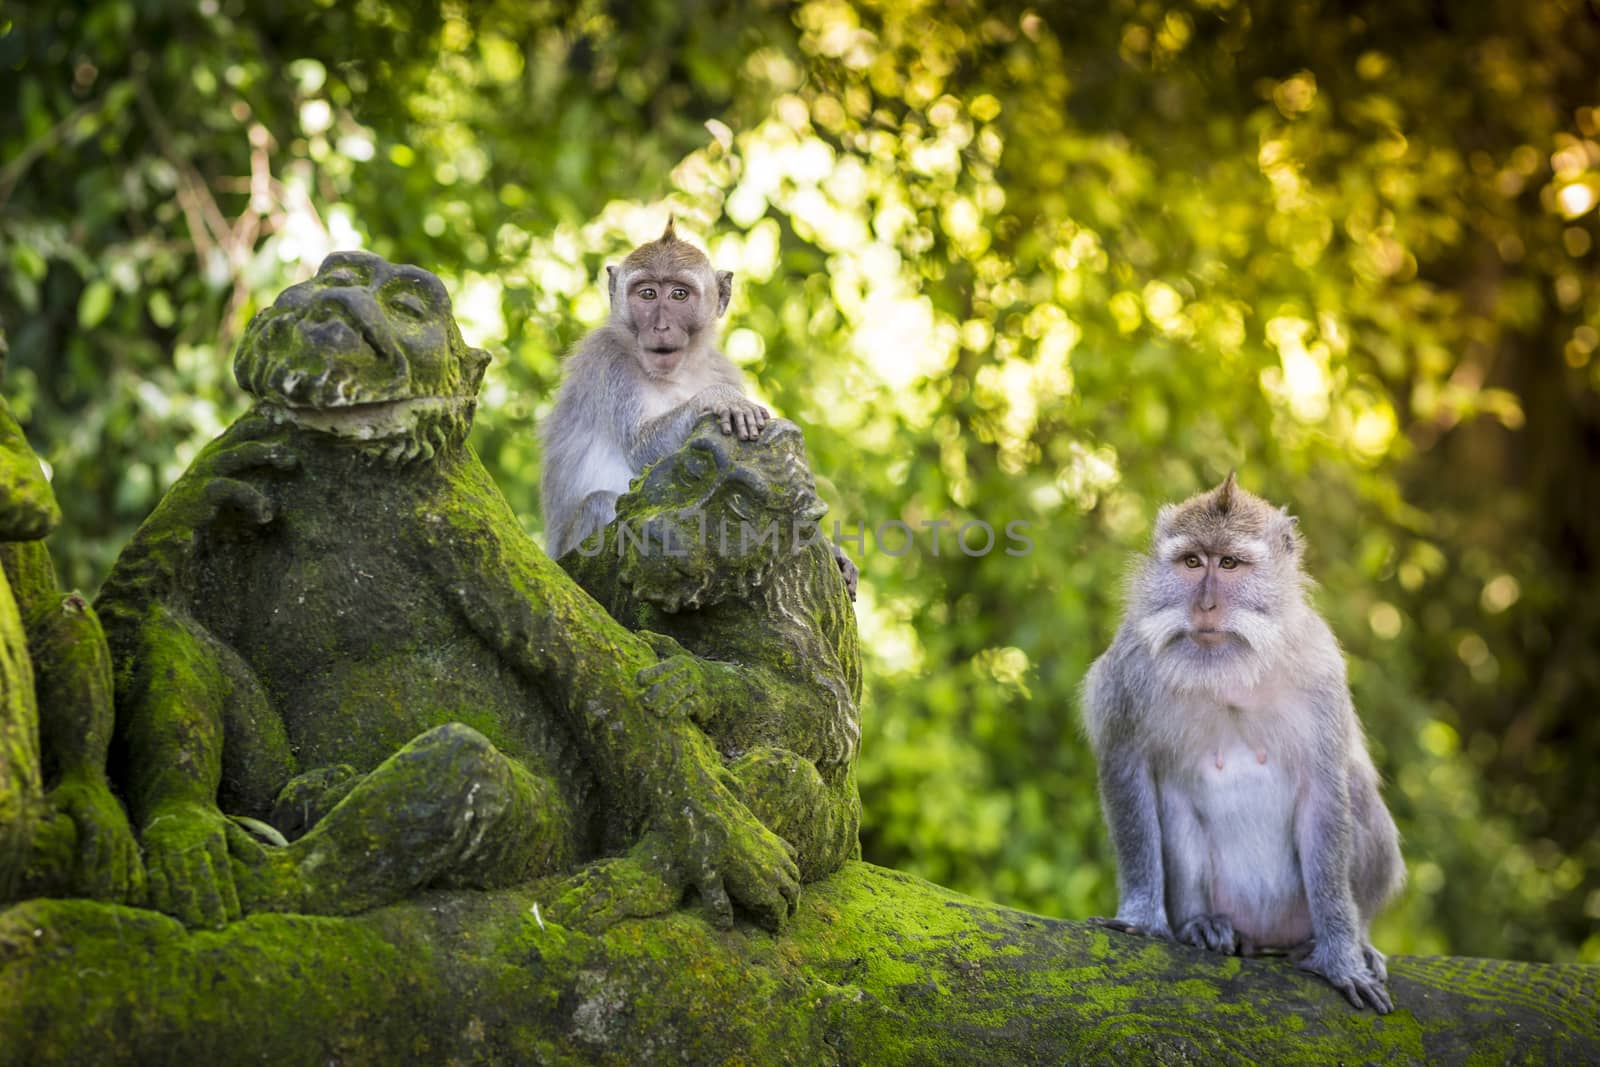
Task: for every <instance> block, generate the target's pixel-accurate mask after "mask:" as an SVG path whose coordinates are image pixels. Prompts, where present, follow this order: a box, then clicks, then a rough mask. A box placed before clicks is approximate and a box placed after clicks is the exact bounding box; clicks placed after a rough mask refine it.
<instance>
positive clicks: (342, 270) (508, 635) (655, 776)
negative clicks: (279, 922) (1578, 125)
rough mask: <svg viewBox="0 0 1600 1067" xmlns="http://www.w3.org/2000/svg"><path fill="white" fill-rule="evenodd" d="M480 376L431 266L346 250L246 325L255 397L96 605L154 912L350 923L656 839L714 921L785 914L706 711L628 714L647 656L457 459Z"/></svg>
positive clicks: (475, 464)
mask: <svg viewBox="0 0 1600 1067" xmlns="http://www.w3.org/2000/svg"><path fill="white" fill-rule="evenodd" d="M486 363H487V356H486V355H485V354H484V353H483V352H481V351H478V350H474V349H470V348H468V347H467V346H466V345H465V344H464V343H463V342H462V340H461V335H460V333H459V331H458V329H457V327H456V325H455V322H454V320H453V318H452V317H451V310H450V302H449V299H448V296H447V294H446V293H445V290H444V287H443V285H442V284H440V282H439V280H438V279H437V278H436V277H434V276H433V275H432V274H429V273H428V272H427V271H424V270H421V269H419V268H416V267H411V266H398V265H395V264H391V263H388V262H386V261H384V260H382V259H380V258H378V257H376V256H373V255H369V254H365V253H338V254H335V255H333V256H330V257H329V258H328V259H327V260H326V261H325V262H324V263H323V264H322V266H321V268H320V270H319V271H318V273H317V275H316V276H315V278H313V279H312V280H311V281H309V282H306V283H304V284H302V285H297V286H294V287H292V288H290V289H288V290H286V291H285V292H284V293H283V294H281V295H280V296H279V298H278V300H277V301H276V303H274V304H273V306H272V307H271V308H268V309H266V310H264V311H263V312H262V313H261V314H259V315H258V316H257V317H256V318H255V319H254V320H253V321H252V322H251V324H250V326H249V328H248V330H247V331H246V334H245V337H244V339H243V341H242V342H241V344H240V348H239V353H238V356H237V358H236V361H235V373H236V375H237V377H238V379H239V382H240V384H241V385H242V386H243V387H244V388H245V389H246V390H247V391H249V392H250V393H251V394H252V395H253V396H254V397H255V398H256V401H257V403H256V405H255V407H254V408H253V409H252V410H251V411H250V412H249V413H247V414H246V415H245V416H243V417H242V418H240V419H239V420H238V421H237V422H235V423H234V424H233V425H232V426H230V427H229V428H228V429H227V430H226V431H225V432H224V433H223V434H222V435H221V436H220V437H219V438H217V439H216V440H215V441H213V442H212V443H211V444H210V445H208V446H207V447H206V448H205V449H204V450H203V451H202V452H201V454H200V455H199V456H198V457H197V458H196V460H195V462H194V464H193V465H192V466H191V467H190V469H189V470H188V471H187V472H186V473H185V474H184V475H183V476H182V477H181V478H180V479H179V480H178V482H177V483H176V484H175V485H174V486H173V488H172V489H171V490H170V491H169V492H168V493H167V495H166V496H165V498H164V499H163V500H162V501H161V503H160V504H159V505H158V506H157V508H156V509H155V511H154V512H153V513H152V514H151V516H150V517H149V519H148V520H146V522H145V523H144V525H143V526H142V527H141V528H140V529H139V531H138V533H137V534H136V535H135V537H134V539H133V541H132V542H131V543H130V544H129V546H128V547H127V548H126V549H125V550H124V552H123V554H122V556H121V558H120V559H119V560H118V562H117V564H116V566H115V568H114V569H113V571H112V574H111V576H110V577H109V579H108V580H107V582H106V584H105V586H104V589H103V591H102V593H101V596H100V600H99V603H98V606H99V608H100V611H101V614H102V616H103V618H104V619H105V623H106V628H107V633H108V635H109V637H110V640H111V647H112V650H113V655H114V658H115V662H116V667H117V700H118V741H119V744H118V750H119V754H120V757H121V763H122V768H123V774H124V775H125V778H126V781H127V787H128V797H129V802H130V807H131V808H132V811H133V815H134V819H135V824H136V825H137V827H138V828H139V832H140V835H141V838H142V841H143V844H144V848H145V852H146V860H147V866H148V870H149V884H150V896H151V900H152V903H153V904H154V905H155V906H156V907H157V908H159V909H161V910H163V911H166V912H168V913H169V914H172V915H175V916H177V917H179V918H181V919H183V920H184V921H185V922H187V923H191V924H205V925H213V926H215V925H220V924H222V923H224V922H226V921H228V920H231V919H234V918H237V917H238V916H239V915H241V914H243V913H249V912H253V911H293V912H305V913H323V914H345V913H353V912H358V911H361V910H364V909H367V908H370V907H373V906H375V905H378V904H382V903H386V902H389V901H393V900H398V899H401V898H403V897H405V896H407V895H410V894H413V893H415V892H417V891H418V890H421V889H423V888H425V887H430V886H433V887H440V886H466V887H478V888H486V887H494V886H503V885H511V884H517V883H522V882H526V881H527V880H529V879H530V878H533V877H536V876H539V875H545V874H550V873H552V872H560V871H564V870H567V869H570V868H572V867H574V866H575V865H576V864H578V863H579V862H581V861H584V860H587V859H591V858H593V857H595V856H597V855H600V854H602V853H604V852H606V851H615V850H620V849H621V848H623V847H624V846H627V845H629V844H632V843H634V842H635V841H637V840H639V839H640V837H641V835H643V834H645V832H646V830H648V834H649V839H650V841H651V842H653V843H654V845H655V846H656V853H655V854H656V858H657V860H658V862H659V863H661V864H663V865H667V866H669V867H670V869H671V871H672V872H673V873H672V881H673V882H674V883H675V884H680V885H684V886H693V887H695V888H696V889H698V890H699V892H700V895H701V897H702V899H703V900H704V901H705V902H706V903H707V905H708V906H709V907H710V908H711V909H712V912H713V914H714V915H715V916H716V917H717V918H718V919H719V920H720V921H722V922H724V923H726V922H731V918H732V910H731V907H730V898H731V899H732V900H733V901H737V902H739V903H741V904H742V905H744V906H745V907H746V908H747V909H749V910H750V911H751V912H753V913H754V914H755V915H756V916H757V917H758V918H760V919H761V920H762V921H763V922H765V923H766V924H768V925H770V926H778V925H780V924H781V923H782V922H783V921H784V919H785V918H786V917H787V916H788V915H789V913H790V912H791V910H792V909H793V907H794V903H795V900H796V897H797V894H798V889H799V871H798V869H797V868H796V866H795V863H794V861H793V859H791V857H790V846H788V845H787V844H786V843H785V842H784V841H783V840H782V839H781V838H779V837H778V836H777V835H776V834H774V833H773V832H772V831H771V830H769V829H768V828H767V827H766V826H764V825H763V824H762V823H761V822H760V821H759V819H757V818H756V816H755V815H753V814H752V813H751V812H750V810H749V809H748V808H747V807H746V805H745V804H743V803H742V802H741V801H740V800H739V799H738V798H737V797H736V796H735V795H734V793H733V792H732V791H731V790H730V789H729V787H728V785H727V784H726V783H725V781H724V779H725V771H724V768H723V764H722V761H721V760H720V759H719V758H718V754H717V752H716V750H715V749H714V747H713V746H712V744H711V743H710V741H709V740H708V739H707V738H706V737H705V735H704V734H703V733H702V732H701V731H700V730H699V728H698V727H696V726H695V724H694V721H693V718H694V717H704V716H703V714H700V713H697V715H696V716H694V717H663V716H661V715H658V714H657V713H655V712H654V711H652V710H650V709H649V708H648V707H646V704H645V700H644V693H643V689H642V687H641V686H640V683H639V673H640V672H641V671H642V670H644V669H646V668H650V667H654V666H655V665H656V664H657V663H658V656H657V653H656V652H655V651H654V649H653V648H652V646H651V645H650V644H649V643H648V642H647V641H646V640H645V639H643V638H641V637H638V636H635V635H634V634H633V633H631V632H629V631H628V630H627V629H626V628H624V627H623V626H622V625H620V624H619V623H617V622H616V621H615V620H614V619H612V618H611V617H610V616H609V615H608V614H607V613H606V612H605V610H604V609H603V608H602V607H600V606H599V605H598V604H596V603H595V602H594V600H593V599H592V598H590V597H589V596H588V595H586V594H585V593H584V592H583V591H582V590H581V589H579V588H578V586H577V585H576V584H575V583H574V582H573V581H572V580H571V579H570V578H569V577H568V576H567V575H566V574H565V573H564V572H563V571H562V570H561V569H560V568H559V567H558V566H556V564H555V563H554V562H553V561H551V560H550V559H549V558H548V557H547V556H546V555H545V554H544V552H543V551H542V550H541V549H540V548H539V547H538V546H537V545H536V544H535V543H534V542H533V541H532V540H530V539H529V538H528V537H527V536H526V534H525V533H524V532H523V531H522V529H521V527H520V525H519V524H518V522H517V520H516V517H515V516H514V515H513V514H512V513H511V511H510V508H509V507H508V505H507V504H506V502H505V499H504V498H503V497H502V496H501V494H500V493H499V491H498V490H497V489H496V488H495V486H494V483H493V482H492V481H491V480H490V478H489V475H488V473H487V471H485V470H484V468H483V466H482V464H481V463H480V462H479V460H478V458H477V456H476V455H475V454H474V453H473V451H472V449H471V448H470V447H469V446H468V445H467V444H466V443H465V439H466V436H467V431H468V428H469V426H470V424H471V420H472V414H473V409H474V403H475V396H476V393H477V389H478V385H479V382H480V380H481V378H482V375H483V371H484V368H485V365H486ZM688 699H689V701H690V702H691V703H693V702H694V701H696V700H699V699H703V698H702V697H700V696H698V695H690V696H689V698H688ZM672 903H675V900H674V901H665V902H656V906H658V907H659V906H670V905H671V904H672Z"/></svg>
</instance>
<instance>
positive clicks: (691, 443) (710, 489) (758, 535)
mask: <svg viewBox="0 0 1600 1067" xmlns="http://www.w3.org/2000/svg"><path fill="white" fill-rule="evenodd" d="M826 510H827V506H826V505H824V504H823V503H822V501H821V500H820V499H819V498H818V497H817V494H816V488H815V483H814V482H813V481H812V477H811V471H810V469H809V467H808V466H807V465H806V454H805V441H804V439H803V437H802V436H801V433H800V430H799V428H798V427H797V426H795V425H794V424H793V423H790V422H784V421H782V420H778V421H775V422H772V423H769V424H768V426H767V428H766V429H765V430H764V431H763V432H762V434H761V436H760V437H759V438H757V439H756V440H754V441H739V440H737V439H735V438H732V437H727V436H724V435H723V434H722V433H721V432H720V429H719V428H718V427H717V425H716V421H715V420H714V419H712V420H706V421H703V422H701V423H700V425H699V426H697V427H696V429H695V432H694V433H693V434H691V436H690V438H689V440H688V442H687V443H686V444H685V445H684V447H683V448H681V449H679V450H678V451H677V452H674V453H673V454H672V455H670V456H667V457H666V458H665V459H663V460H661V462H659V463H657V464H656V465H655V466H653V467H651V468H650V469H649V470H648V471H647V472H646V473H645V475H644V477H643V478H642V479H641V480H640V481H639V482H636V483H635V486H634V488H633V489H632V490H631V491H629V492H628V493H626V494H624V495H623V496H622V497H620V498H619V499H618V501H617V521H618V523H619V524H620V525H622V526H623V527H624V530H625V531H626V532H625V533H624V535H623V536H622V537H621V539H620V541H621V551H622V561H621V572H620V573H621V577H622V580H623V581H624V582H626V583H627V584H628V585H629V586H631V587H632V589H633V592H634V594H635V595H636V596H638V597H639V598H641V599H643V600H647V601H650V602H651V603H654V604H656V605H657V606H659V607H661V608H662V609H663V610H666V611H679V610H684V609H692V608H698V607H704V606H706V605H708V604H714V603H717V602H719V601H721V600H724V599H726V598H727V597H730V596H743V595H747V594H748V593H749V592H750V591H751V590H752V589H754V588H757V587H759V586H760V585H761V584H762V583H763V582H764V581H765V580H766V578H767V576H768V575H769V574H770V573H771V572H772V569H773V567H775V566H776V565H777V564H778V563H779V562H780V561H782V560H783V559H784V558H785V557H787V556H788V555H790V554H792V553H794V552H797V551H801V550H803V549H804V547H805V543H803V542H802V539H803V538H808V537H810V538H814V539H818V540H820V534H818V533H817V531H816V523H817V520H818V519H820V518H821V517H822V515H823V513H824V512H825V511H826Z"/></svg>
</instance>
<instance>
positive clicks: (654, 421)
mask: <svg viewBox="0 0 1600 1067" xmlns="http://www.w3.org/2000/svg"><path fill="white" fill-rule="evenodd" d="M606 273H607V275H608V277H609V281H610V290H611V317H610V318H609V319H608V320H607V321H606V324H605V325H604V326H602V327H600V328H599V329H597V330H595V331H593V332H592V333H590V334H589V335H588V336H587V337H585V338H584V339H583V343H582V344H581V345H580V346H579V347H578V350H577V351H576V352H575V353H573V355H572V356H571V357H570V358H569V359H568V360H567V364H566V368H565V371H564V374H563V376H562V382H561V391H560V393H559V394H557V396H556V405H555V410H553V411H552V412H551V413H550V415H549V416H548V417H547V418H546V419H545V420H544V423H543V424H542V425H541V426H540V427H539V436H540V438H541V439H542V441H543V444H544V469H543V471H542V472H541V474H540V481H539V490H540V496H541V498H542V500H541V506H542V510H543V512H544V524H545V537H546V540H547V543H548V544H547V547H548V548H549V551H550V556H551V558H552V559H560V558H561V557H562V556H563V555H565V554H566V553H567V551H568V550H569V549H571V548H572V547H573V546H574V545H577V544H579V543H581V542H582V541H584V540H585V539H587V538H588V537H589V536H590V535H591V534H593V533H594V532H595V531H596V530H599V529H601V528H603V527H604V526H605V525H606V524H607V523H609V522H610V521H611V519H612V518H613V517H614V516H615V514H616V501H617V497H618V496H620V495H621V494H622V493H624V492H626V491H627V489H628V483H629V482H630V481H631V480H632V479H633V477H634V476H635V475H637V474H639V473H640V472H641V471H643V470H644V468H645V467H648V466H649V465H650V464H652V463H654V462H655V461H656V460H658V459H660V458H661V457H662V456H665V455H666V454H667V453H669V452H672V451H675V450H676V449H677V448H678V447H679V446H680V445H682V444H683V442H684V441H686V440H687V439H688V437H689V429H690V427H692V426H693V425H694V422H695V420H696V419H697V418H699V417H700V415H702V414H704V413H706V412H714V413H716V414H717V415H718V416H719V417H720V419H721V420H722V432H723V433H726V434H735V433H736V434H737V435H738V436H739V439H740V440H744V441H750V440H754V439H755V438H756V437H758V436H759V435H760V433H761V429H762V427H763V426H765V425H766V424H767V419H768V418H770V417H771V416H770V415H769V413H768V411H767V409H766V408H764V407H762V406H761V405H760V404H757V403H755V402H754V401H752V400H750V399H748V398H747V397H746V396H745V395H744V389H743V385H742V383H741V379H740V374H739V368H737V367H735V366H734V365H733V364H732V363H731V362H729V360H728V357H727V356H725V355H723V354H722V352H721V351H720V350H719V349H718V348H717V344H716V335H715V326H716V322H717V320H718V319H719V318H721V317H722V314H723V312H725V311H727V310H728V300H729V299H730V298H731V297H732V295H733V274H732V272H731V271H725V270H714V269H712V266H711V261H710V260H709V259H707V258H706V254H705V253H704V252H702V251H700V249H698V248H696V247H695V246H694V245H692V244H690V243H689V242H687V241H684V240H681V239H679V237H678V235H677V232H676V230H675V228H674V226H673V223H672V222H671V221H669V222H668V223H667V228H666V230H665V231H664V232H663V233H662V234H661V236H660V237H659V238H657V239H656V240H654V241H650V242H648V243H646V244H642V245H640V246H639V247H638V248H635V249H634V250H633V251H632V252H630V253H628V256H627V258H626V259H624V260H623V261H622V263H621V265H620V266H608V267H607V268H606Z"/></svg>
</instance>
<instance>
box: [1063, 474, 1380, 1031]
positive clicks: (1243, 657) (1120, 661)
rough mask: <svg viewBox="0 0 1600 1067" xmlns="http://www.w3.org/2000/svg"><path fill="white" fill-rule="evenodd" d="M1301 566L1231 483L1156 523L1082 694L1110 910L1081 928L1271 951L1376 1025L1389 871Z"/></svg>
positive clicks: (1294, 530) (1356, 740)
mask: <svg viewBox="0 0 1600 1067" xmlns="http://www.w3.org/2000/svg"><path fill="white" fill-rule="evenodd" d="M1303 553H1304V539H1303V537H1302V535H1301V533H1300V530H1299V527H1298V524H1297V522H1296V520H1295V519H1294V518H1293V517H1292V516H1291V515H1289V513H1288V511H1287V510H1286V509H1278V508H1275V507H1273V506H1272V505H1271V504H1269V503H1267V502H1266V501H1265V500H1263V499H1261V498H1260V497H1258V496H1256V495H1254V494H1252V493H1250V492H1247V491H1246V490H1244V489H1242V488H1240V487H1239V486H1238V485H1237V480H1236V478H1235V475H1234V474H1231V473H1230V474H1229V475H1228V477H1227V479H1226V480H1225V481H1224V482H1223V483H1222V484H1221V485H1220V486H1218V487H1216V488H1215V489H1212V490H1209V491H1207V492H1204V493H1200V494H1198V495H1196V496H1194V497H1191V498H1189V499H1188V500H1185V501H1183V502H1182V503H1180V504H1176V505H1173V504H1168V505H1166V506H1164V507H1163V508H1162V509H1161V510H1160V512H1159V513H1158V515H1157V518H1156V528H1155V536H1154V539H1153V545H1152V547H1151V549H1150V551H1149V553H1148V554H1147V555H1146V556H1145V557H1144V558H1143V559H1142V560H1141V561H1140V562H1139V565H1138V566H1137V567H1136V569H1135V572H1134V573H1133V575H1132V579H1131V582H1130V587H1129V595H1128V603H1127V607H1126V609H1125V613H1124V617H1123V619H1122V622H1121V625H1120V626H1119V628H1118V630H1117V633H1116V636H1115V638H1114V639H1113V641H1112V644H1111V647H1110V648H1109V649H1108V650H1107V651H1106V652H1105V654H1103V655H1102V656H1100V658H1099V659H1097V660H1096V661H1095V662H1094V664H1093V665H1092V666H1091V667H1090V669H1089V672H1088V674H1087V676H1086V677H1085V679H1084V683H1083V687H1082V708H1081V710H1082V715H1083V724H1084V727H1085V732H1086V733H1087V735H1088V739H1089V744H1090V747H1091V749H1092V750H1093V752H1094V755H1095V761H1096V765H1097V771H1098V779H1099V790H1100V800H1101V806H1102V810H1103V814H1104V816H1105V820H1106V823H1107V826H1108V828H1109V830H1110V836H1111V843H1112V847H1113V850H1114V852H1115V853H1116V859H1117V876H1118V877H1117V880H1118V890H1119V893H1118V896H1119V900H1118V905H1117V913H1116V916H1115V917H1114V918H1112V919H1101V920H1096V921H1097V922H1098V923H1099V924H1101V925H1103V926H1107V927H1109V928H1111V929H1115V930H1121V931H1124V932H1127V933H1135V934H1144V935H1147V936H1152V937H1160V938H1167V939H1171V940H1176V941H1178V942H1180V943H1183V944H1186V945H1192V946H1195V947H1197V948H1203V949H1208V950H1211V951H1216V952H1223V953H1230V954H1231V953H1237V954H1240V955H1259V954H1265V953H1268V952H1273V953H1276V952H1278V951H1283V952H1284V953H1286V954H1287V955H1288V956H1289V958H1290V960H1291V961H1293V962H1294V963H1296V964H1297V965H1298V966H1299V967H1300V968H1301V969H1302V970H1306V971H1310V972H1312V973H1314V974H1318V975H1321V976H1322V977H1323V978H1325V979H1326V980H1327V981H1328V982H1329V983H1331V984H1332V985H1333V986H1334V987H1335V988H1336V989H1338V990H1339V991H1340V992H1341V993H1343V994H1344V996H1345V997H1346V998H1347V999H1348V1000H1349V1001H1350V1003H1351V1004H1352V1005H1354V1006H1355V1007H1357V1008H1363V1007H1370V1008H1372V1009H1374V1010H1376V1011H1377V1012H1379V1013H1380V1014H1386V1013H1388V1012H1389V1011H1391V1010H1393V1007H1394V1005H1393V1002H1392V1001H1391V999H1390V997H1389V993H1388V990H1387V989H1386V988H1385V983H1386V982H1387V980H1388V970H1387V967H1386V964H1385V961H1384V956H1383V954H1382V953H1381V952H1379V951H1378V950H1377V949H1375V948H1374V947H1373V946H1372V945H1371V943H1370V942H1369V941H1368V939H1367V931H1368V927H1369V925H1370V923H1371V921H1372V918H1373V916H1374V915H1375V914H1376V913H1377V911H1378V910H1379V909H1380V908H1381V907H1382V906H1383V905H1384V904H1385V903H1386V902H1387V901H1388V900H1389V899H1390V898H1391V897H1392V896H1393V895H1394V894H1395V893H1396V892H1397V891H1398V890H1399V888H1400V886H1401V884H1402V882H1403V881H1404V879H1405V868H1404V865H1403V863H1402V861H1401V858H1400V845H1399V835H1398V833H1397V832H1396V830H1395V825H1394V820H1393V818H1392V817H1391V816H1390V814H1389V811H1388V809H1387V808H1386V807H1385V806H1384V803H1383V800H1382V798H1381V797H1380V796H1379V792H1378V773H1377V770H1376V768H1375V767H1374V766H1373V763H1372V757H1371V756H1370V755H1369V754H1368V752H1367V747H1366V742H1365V739H1364V736H1363V734H1362V730H1361V723H1360V720H1359V719H1358V718H1357V717H1356V711H1355V706H1354V703H1353V701H1352V700H1351V696H1350V690H1349V686H1348V684H1347V682H1346V680H1345V665H1344V658H1343V654H1342V653H1341V651H1340V649H1339V644H1338V642H1337V640H1336V639H1335V638H1334V636H1333V632H1332V631H1331V630H1330V629H1329V628H1328V625H1327V623H1326V622H1324V621H1323V619H1322V617H1321V616H1320V615H1319V614H1318V613H1317V611H1316V609H1315V608H1314V607H1313V606H1312V605H1311V602H1310V599H1309V586H1310V578H1309V577H1308V576H1307V575H1306V573H1305V571H1304V569H1303V567H1302V555H1303Z"/></svg>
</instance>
